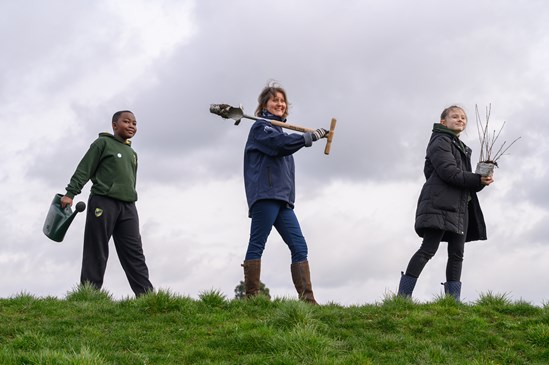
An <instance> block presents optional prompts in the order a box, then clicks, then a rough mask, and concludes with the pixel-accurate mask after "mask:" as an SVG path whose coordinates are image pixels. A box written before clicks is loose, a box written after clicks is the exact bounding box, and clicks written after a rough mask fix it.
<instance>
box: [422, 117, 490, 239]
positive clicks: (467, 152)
mask: <svg viewBox="0 0 549 365" xmlns="http://www.w3.org/2000/svg"><path fill="white" fill-rule="evenodd" d="M423 172H424V174H425V178H426V179H427V181H426V182H425V184H424V185H423V188H422V189H421V194H420V196H419V200H418V205H417V210H416V222H415V230H416V232H417V234H418V235H419V236H420V237H423V233H424V231H425V229H426V228H430V229H438V230H443V231H447V232H453V233H458V234H466V238H465V241H466V242H469V241H478V240H485V239H486V224H485V223H484V216H483V214H482V210H481V209H480V204H479V201H478V197H477V194H476V193H477V192H479V191H480V190H482V188H483V187H484V186H483V185H482V184H481V182H480V175H478V174H474V173H472V172H471V149H470V148H469V147H467V146H466V145H465V144H464V143H463V142H461V141H460V140H459V138H458V137H457V136H456V135H455V134H454V133H452V132H451V131H450V130H448V129H447V128H446V127H445V126H443V125H442V124H438V123H436V124H435V125H434V127H433V134H432V135H431V139H430V140H429V144H428V146H427V154H426V156H425V167H424V170H423ZM466 209H468V212H469V228H468V229H467V232H464V219H465V212H466ZM442 240H443V241H447V239H445V237H443V239H442Z"/></svg>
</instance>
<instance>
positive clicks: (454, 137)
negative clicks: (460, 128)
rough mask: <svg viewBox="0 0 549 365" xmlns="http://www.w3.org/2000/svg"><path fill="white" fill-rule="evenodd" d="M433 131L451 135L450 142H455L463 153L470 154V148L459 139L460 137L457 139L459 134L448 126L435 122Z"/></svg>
mask: <svg viewBox="0 0 549 365" xmlns="http://www.w3.org/2000/svg"><path fill="white" fill-rule="evenodd" d="M433 133H444V134H448V135H450V136H451V137H452V143H453V144H455V145H456V146H457V148H458V149H459V150H460V151H461V152H463V154H465V155H466V156H470V155H471V152H472V151H471V149H470V148H469V147H467V146H466V145H465V143H463V142H462V141H461V139H459V136H458V135H457V134H455V133H454V132H453V131H451V130H450V129H448V127H446V126H445V125H443V124H440V123H435V124H434V125H433Z"/></svg>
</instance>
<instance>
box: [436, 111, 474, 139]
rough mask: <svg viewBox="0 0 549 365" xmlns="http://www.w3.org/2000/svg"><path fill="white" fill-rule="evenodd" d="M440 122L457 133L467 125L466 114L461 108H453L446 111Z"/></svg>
mask: <svg viewBox="0 0 549 365" xmlns="http://www.w3.org/2000/svg"><path fill="white" fill-rule="evenodd" d="M440 123H441V124H442V125H445V126H446V128H448V129H449V130H451V131H452V132H454V133H455V134H457V135H459V134H460V133H461V132H463V131H464V130H465V127H466V126H467V116H466V115H465V112H464V111H463V110H462V109H458V108H454V109H451V110H450V111H449V112H448V115H447V116H446V118H444V119H442V120H441V121H440Z"/></svg>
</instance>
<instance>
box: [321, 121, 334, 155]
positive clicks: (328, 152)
mask: <svg viewBox="0 0 549 365" xmlns="http://www.w3.org/2000/svg"><path fill="white" fill-rule="evenodd" d="M336 123H337V120H336V119H335V118H332V122H331V123H330V133H328V141H326V147H325V148H324V154H325V155H329V154H330V148H331V147H332V140H333V139H334V132H335V127H336Z"/></svg>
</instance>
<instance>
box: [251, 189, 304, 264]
mask: <svg viewBox="0 0 549 365" xmlns="http://www.w3.org/2000/svg"><path fill="white" fill-rule="evenodd" d="M250 212H251V217H252V225H251V228H250V242H249V243H248V250H247V251H246V260H256V259H260V258H261V255H263V250H264V249H265V243H266V242H267V237H269V233H271V229H272V227H273V226H274V227H275V228H276V230H277V231H278V233H279V234H280V236H281V237H282V239H283V240H284V242H285V243H286V244H287V245H288V248H289V249H290V252H291V253H292V263H295V262H302V261H307V253H308V251H307V243H306V242H305V238H304V237H303V234H302V233H301V228H300V227H299V222H298V221H297V217H296V215H295V213H294V210H293V209H292V208H289V207H288V206H287V203H286V202H283V201H281V200H272V199H265V200H259V201H257V202H256V203H255V204H254V205H253V206H252V209H251V210H250Z"/></svg>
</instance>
